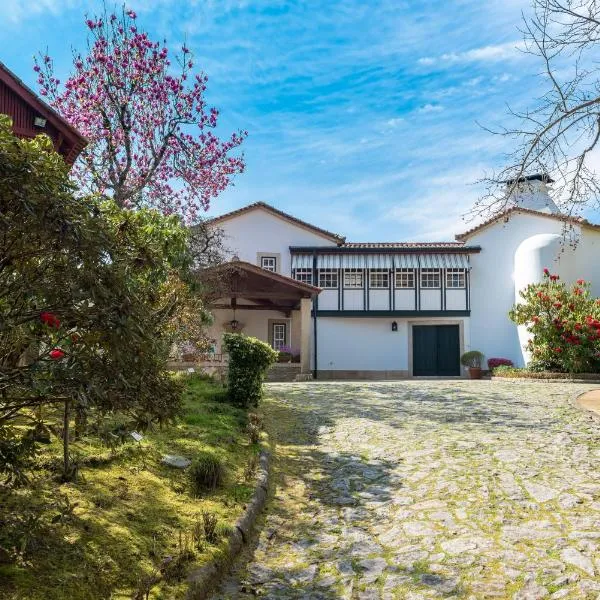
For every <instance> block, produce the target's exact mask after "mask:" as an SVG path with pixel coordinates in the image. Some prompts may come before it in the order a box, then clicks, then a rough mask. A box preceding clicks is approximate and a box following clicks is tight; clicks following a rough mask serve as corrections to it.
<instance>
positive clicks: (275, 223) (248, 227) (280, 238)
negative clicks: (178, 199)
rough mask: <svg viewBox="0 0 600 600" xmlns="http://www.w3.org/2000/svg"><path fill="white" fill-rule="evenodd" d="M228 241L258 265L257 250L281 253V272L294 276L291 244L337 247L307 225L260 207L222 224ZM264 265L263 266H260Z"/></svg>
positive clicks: (235, 252) (235, 251) (233, 252)
mask: <svg viewBox="0 0 600 600" xmlns="http://www.w3.org/2000/svg"><path fill="white" fill-rule="evenodd" d="M218 227H220V228H221V229H222V230H223V232H224V234H225V239H224V244H225V246H226V247H227V248H228V249H229V250H230V251H231V256H233V255H237V256H238V258H239V259H240V260H243V261H246V262H249V263H252V264H253V265H256V264H258V262H257V253H262V254H273V255H275V254H279V255H281V261H280V262H281V264H280V265H278V272H279V273H281V274H282V275H286V276H288V277H290V276H291V257H290V246H336V244H335V243H334V242H332V241H331V240H328V239H327V238H325V237H323V236H320V235H318V234H316V233H314V232H312V231H309V230H308V229H305V228H304V227H301V226H299V225H294V224H292V223H290V222H288V221H286V220H284V219H281V218H279V217H276V216H275V215H273V214H271V213H269V212H268V211H266V210H263V209H261V208H257V209H255V210H252V211H250V212H247V213H243V214H240V215H236V216H233V217H231V218H229V219H227V220H225V221H223V222H221V223H218ZM259 266H260V265H259Z"/></svg>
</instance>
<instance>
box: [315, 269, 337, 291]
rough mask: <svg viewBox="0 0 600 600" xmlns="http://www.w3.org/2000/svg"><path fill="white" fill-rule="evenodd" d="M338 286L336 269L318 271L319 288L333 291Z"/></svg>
mask: <svg viewBox="0 0 600 600" xmlns="http://www.w3.org/2000/svg"><path fill="white" fill-rule="evenodd" d="M337 286H338V272H337V269H319V287H320V288H325V289H333V288H337Z"/></svg>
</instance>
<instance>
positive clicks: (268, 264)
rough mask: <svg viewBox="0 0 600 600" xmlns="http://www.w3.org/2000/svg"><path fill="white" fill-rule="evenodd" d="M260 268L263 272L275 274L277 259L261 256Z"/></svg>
mask: <svg viewBox="0 0 600 600" xmlns="http://www.w3.org/2000/svg"><path fill="white" fill-rule="evenodd" d="M260 266H261V267H262V268H263V269H264V270H265V271H271V272H272V273H277V257H276V256H261V258H260Z"/></svg>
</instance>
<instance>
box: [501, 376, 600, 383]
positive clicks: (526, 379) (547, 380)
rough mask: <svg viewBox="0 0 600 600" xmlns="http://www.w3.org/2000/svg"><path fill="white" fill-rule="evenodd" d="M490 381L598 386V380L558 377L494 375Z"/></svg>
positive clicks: (599, 380) (599, 381)
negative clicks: (589, 384)
mask: <svg viewBox="0 0 600 600" xmlns="http://www.w3.org/2000/svg"><path fill="white" fill-rule="evenodd" d="M490 379H491V381H502V382H504V381H515V382H518V381H524V382H525V383H591V384H600V378H599V379H571V378H567V377H565V378H564V379H560V378H558V377H547V378H542V377H499V376H497V375H494V376H493V377H491V378H490Z"/></svg>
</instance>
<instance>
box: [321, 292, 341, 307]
mask: <svg viewBox="0 0 600 600" xmlns="http://www.w3.org/2000/svg"><path fill="white" fill-rule="evenodd" d="M337 309H338V290H323V291H322V292H321V293H320V294H319V310H337Z"/></svg>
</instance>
